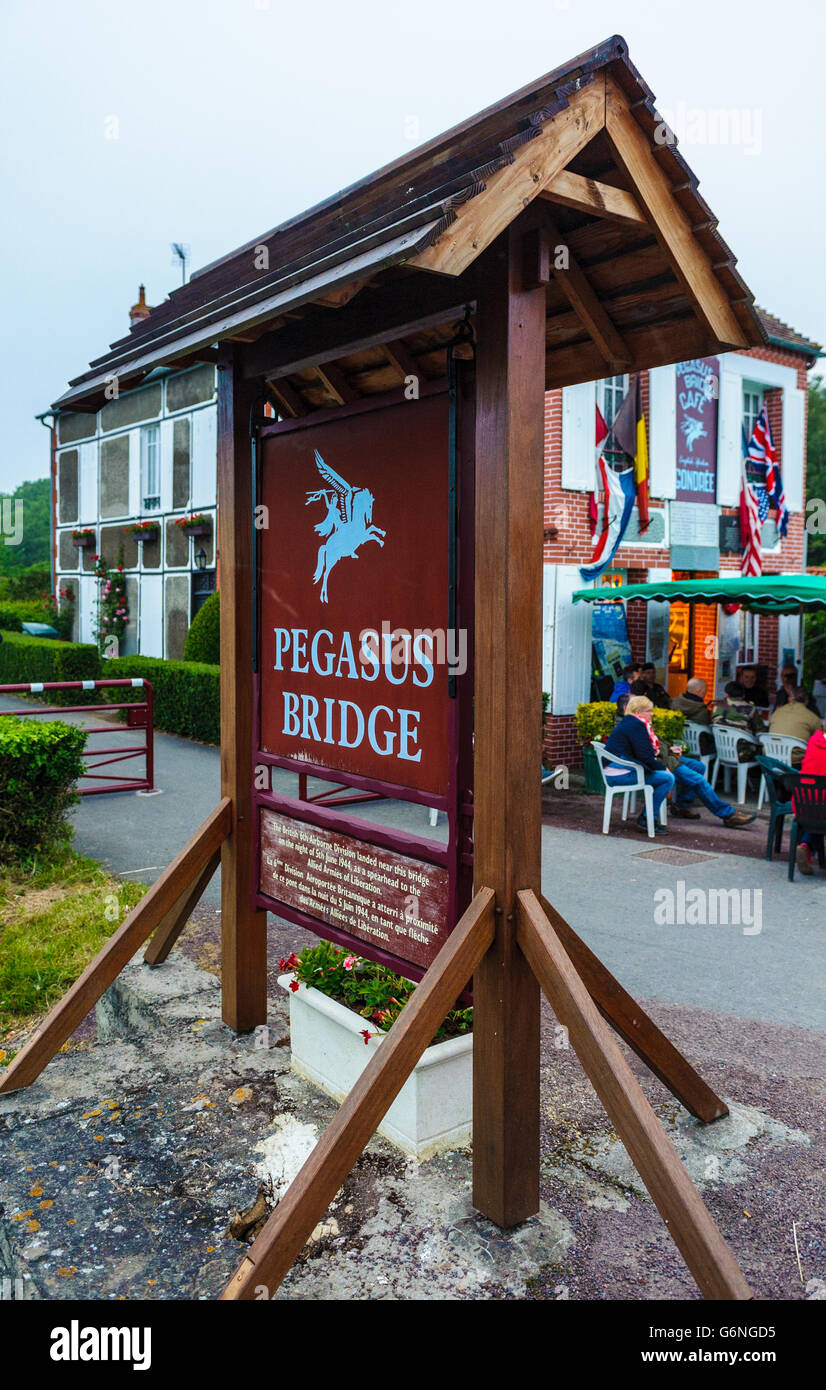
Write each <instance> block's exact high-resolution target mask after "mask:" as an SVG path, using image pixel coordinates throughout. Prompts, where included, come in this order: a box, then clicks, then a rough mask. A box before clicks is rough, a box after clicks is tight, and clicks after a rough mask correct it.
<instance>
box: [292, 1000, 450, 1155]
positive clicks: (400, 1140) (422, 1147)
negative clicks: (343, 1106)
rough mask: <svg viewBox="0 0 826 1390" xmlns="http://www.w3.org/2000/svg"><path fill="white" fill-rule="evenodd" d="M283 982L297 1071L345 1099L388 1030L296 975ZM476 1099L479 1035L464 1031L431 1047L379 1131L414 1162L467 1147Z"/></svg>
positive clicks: (395, 1101) (325, 1089) (294, 1068)
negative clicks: (475, 1047) (475, 1048)
mask: <svg viewBox="0 0 826 1390" xmlns="http://www.w3.org/2000/svg"><path fill="white" fill-rule="evenodd" d="M278 983H279V985H280V986H281V988H282V989H284V990H287V991H288V992H289V995H290V1046H291V1050H292V1062H291V1066H292V1070H293V1071H294V1072H296V1073H297V1074H298V1075H299V1076H302V1077H303V1078H304V1079H305V1081H309V1082H311V1083H312V1084H313V1085H314V1086H318V1087H319V1089H320V1090H322V1091H325V1092H326V1094H327V1095H328V1096H332V1097H333V1098H334V1099H335V1100H338V1101H342V1100H343V1099H344V1097H345V1096H346V1095H347V1094H348V1092H349V1091H350V1090H351V1089H352V1087H353V1085H354V1084H355V1082H356V1081H357V1080H358V1078H359V1076H360V1075H361V1073H362V1072H363V1071H364V1068H365V1067H366V1066H367V1063H368V1062H369V1061H370V1058H371V1057H372V1056H373V1052H374V1051H375V1049H376V1048H377V1047H380V1046H381V1043H382V1041H383V1039H384V1038H385V1036H386V1034H385V1033H383V1032H379V1031H374V1029H375V1025H374V1027H373V1028H372V1029H371V1028H368V1027H366V1026H365V1024H366V1022H367V1021H366V1020H365V1019H364V1018H363V1017H362V1016H361V1015H360V1014H357V1013H353V1012H352V1010H350V1009H347V1008H345V1007H344V1005H343V1004H339V1003H338V1002H337V1000H335V999H331V998H330V997H329V996H328V995H326V994H322V993H321V992H320V991H319V990H316V989H312V988H308V986H307V985H305V984H297V982H296V981H295V979H294V977H293V976H292V975H280V976H279V978H278ZM296 984H297V988H295V989H293V988H291V986H293V985H296ZM365 1033H366V1034H367V1037H366V1038H365ZM365 1043H366V1045H365ZM472 1096H473V1034H472V1033H466V1034H464V1036H462V1037H458V1038H448V1039H447V1040H446V1041H445V1042H440V1043H435V1044H434V1045H433V1046H432V1047H429V1048H428V1049H427V1050H426V1052H425V1053H424V1054H423V1055H422V1057H421V1058H420V1059H419V1062H418V1064H417V1066H416V1068H415V1070H414V1071H413V1073H412V1075H411V1076H410V1077H408V1079H407V1081H406V1082H405V1084H404V1086H403V1087H402V1089H401V1091H400V1092H399V1094H398V1096H397V1097H396V1099H395V1100H394V1101H393V1104H392V1105H391V1106H390V1109H389V1110H388V1111H387V1114H386V1115H385V1117H384V1119H383V1120H382V1122H381V1124H380V1125H379V1129H378V1132H379V1134H381V1135H383V1136H384V1138H385V1139H389V1140H390V1142H391V1144H395V1145H396V1147H397V1148H399V1149H401V1150H402V1151H403V1152H404V1153H406V1154H408V1155H409V1156H410V1157H412V1158H416V1159H425V1158H430V1157H431V1156H432V1155H433V1154H436V1153H444V1152H445V1151H447V1150H449V1149H458V1148H461V1147H462V1146H463V1145H465V1144H468V1143H469V1142H470V1138H471V1128H472V1118H473V1099H472Z"/></svg>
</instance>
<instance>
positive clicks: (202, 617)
mask: <svg viewBox="0 0 826 1390" xmlns="http://www.w3.org/2000/svg"><path fill="white" fill-rule="evenodd" d="M220 660H221V596H220V594H210V596H209V598H208V599H207V600H206V603H204V604H202V605H201V607H200V608H199V609H198V612H197V613H196V614H195V617H194V618H193V619H192V626H191V627H190V629H189V632H188V633H187V637H186V646H185V647H184V661H202V662H204V663H206V665H208V666H217V665H218V663H219V661H220Z"/></svg>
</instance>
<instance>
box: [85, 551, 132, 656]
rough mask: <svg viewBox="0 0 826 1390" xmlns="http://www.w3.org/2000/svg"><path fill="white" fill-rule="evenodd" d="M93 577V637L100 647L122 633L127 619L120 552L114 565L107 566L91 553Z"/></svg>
mask: <svg viewBox="0 0 826 1390" xmlns="http://www.w3.org/2000/svg"><path fill="white" fill-rule="evenodd" d="M93 559H94V562H95V578H96V579H97V581H98V599H97V617H96V619H95V629H94V631H95V638H96V639H97V644H98V646H99V648H100V650H101V651H105V649H106V647H107V645H108V644H109V643H110V642H111V641H112V639H113V638H114V639H115V641H117V642H118V643H120V642H122V641H123V639H124V637H125V636H126V625H127V623H128V622H129V600H128V599H127V597H126V577H125V575H124V573H123V552H122V551H121V554H120V556H119V559H118V563H117V565H115V566H114V567H113V568H112V569H110V568H109V566H108V565H107V563H106V561H105V560H104V558H103V556H102V555H95V556H93Z"/></svg>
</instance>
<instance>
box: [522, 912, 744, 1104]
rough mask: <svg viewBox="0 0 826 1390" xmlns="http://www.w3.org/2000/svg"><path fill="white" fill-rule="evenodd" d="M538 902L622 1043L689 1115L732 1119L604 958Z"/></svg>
mask: <svg viewBox="0 0 826 1390" xmlns="http://www.w3.org/2000/svg"><path fill="white" fill-rule="evenodd" d="M539 901H540V902H541V904H542V906H543V908H544V909H545V915H546V916H547V918H548V919H549V921H550V923H551V926H552V927H553V929H554V931H555V932H556V934H557V936H558V937H559V939H560V941H561V942H562V945H563V946H564V948H565V950H566V952H567V953H568V955H569V956H570V958H571V960H572V962H573V965H574V968H575V969H576V971H577V973H578V974H579V975H580V977H581V979H582V982H583V984H584V985H585V988H586V989H587V991H588V993H589V994H590V996H591V998H592V999H593V1001H594V1003H595V1004H596V1006H597V1008H598V1009H599V1011H600V1013H601V1014H602V1016H603V1018H604V1019H606V1020H607V1021H608V1023H610V1025H611V1027H612V1028H613V1029H614V1030H615V1031H616V1032H617V1033H619V1035H620V1037H621V1038H622V1040H623V1042H626V1043H627V1044H628V1046H629V1047H630V1048H632V1049H633V1051H634V1052H636V1054H637V1056H638V1057H639V1058H641V1060H642V1061H643V1062H645V1064H646V1066H647V1067H649V1068H650V1070H651V1071H653V1073H654V1075H655V1076H656V1077H657V1078H658V1079H659V1080H660V1081H662V1083H663V1085H664V1086H667V1087H668V1089H669V1091H671V1093H672V1095H675V1096H676V1097H677V1099H678V1100H679V1101H680V1102H681V1103H682V1104H683V1105H684V1106H685V1108H686V1110H688V1111H690V1113H691V1114H692V1115H694V1117H695V1118H696V1119H698V1120H702V1121H703V1123H704V1124H710V1123H711V1122H712V1120H719V1119H720V1118H721V1117H722V1116H723V1115H727V1114H728V1106H727V1105H726V1103H725V1101H724V1100H721V1099H720V1097H719V1096H718V1095H715V1093H714V1091H712V1089H711V1087H710V1086H709V1085H707V1083H706V1082H705V1081H704V1080H703V1078H702V1077H701V1076H700V1075H699V1073H698V1072H696V1071H695V1070H694V1068H693V1067H692V1065H691V1063H690V1062H688V1061H686V1059H685V1057H684V1056H683V1054H682V1053H681V1052H679V1051H678V1050H677V1048H676V1047H675V1046H674V1044H673V1043H672V1042H669V1040H668V1038H667V1037H666V1036H665V1034H664V1033H661V1032H660V1030H659V1028H658V1027H657V1025H656V1023H655V1022H654V1020H653V1019H651V1018H649V1017H648V1014H647V1013H646V1012H645V1010H644V1009H642V1008H640V1005H639V1004H638V1003H637V1002H636V1000H635V999H632V998H631V995H630V994H628V992H627V991H626V990H624V989H623V987H622V985H621V984H620V982H619V980H615V979H614V976H613V975H612V974H611V972H610V970H608V969H606V967H605V966H604V965H603V963H602V961H601V960H600V959H599V956H595V955H594V953H593V951H592V950H591V949H590V947H588V946H586V945H585V942H584V941H583V940H582V938H581V937H580V936H577V934H576V932H575V931H574V929H573V927H570V926H569V925H568V923H567V922H566V921H565V918H564V917H560V915H559V913H558V912H557V911H556V909H555V908H553V907H552V906H551V904H550V903H549V902H548V900H547V898H544V897H542V896H541V895H540V897H539Z"/></svg>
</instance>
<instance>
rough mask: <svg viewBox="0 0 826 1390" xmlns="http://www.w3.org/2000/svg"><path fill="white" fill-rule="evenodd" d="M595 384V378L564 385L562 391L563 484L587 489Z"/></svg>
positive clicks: (591, 469)
mask: <svg viewBox="0 0 826 1390" xmlns="http://www.w3.org/2000/svg"><path fill="white" fill-rule="evenodd" d="M596 403H597V387H596V382H594V381H584V382H582V383H581V384H580V385H579V386H566V387H564V389H563V391H562V486H563V487H564V488H565V487H567V488H575V489H579V490H580V491H581V490H583V489H587V490H588V491H589V492H590V490H591V488H592V487H593V486H594V459H595V445H594V422H595V419H596V416H595V413H594V412H595V408H596Z"/></svg>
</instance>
